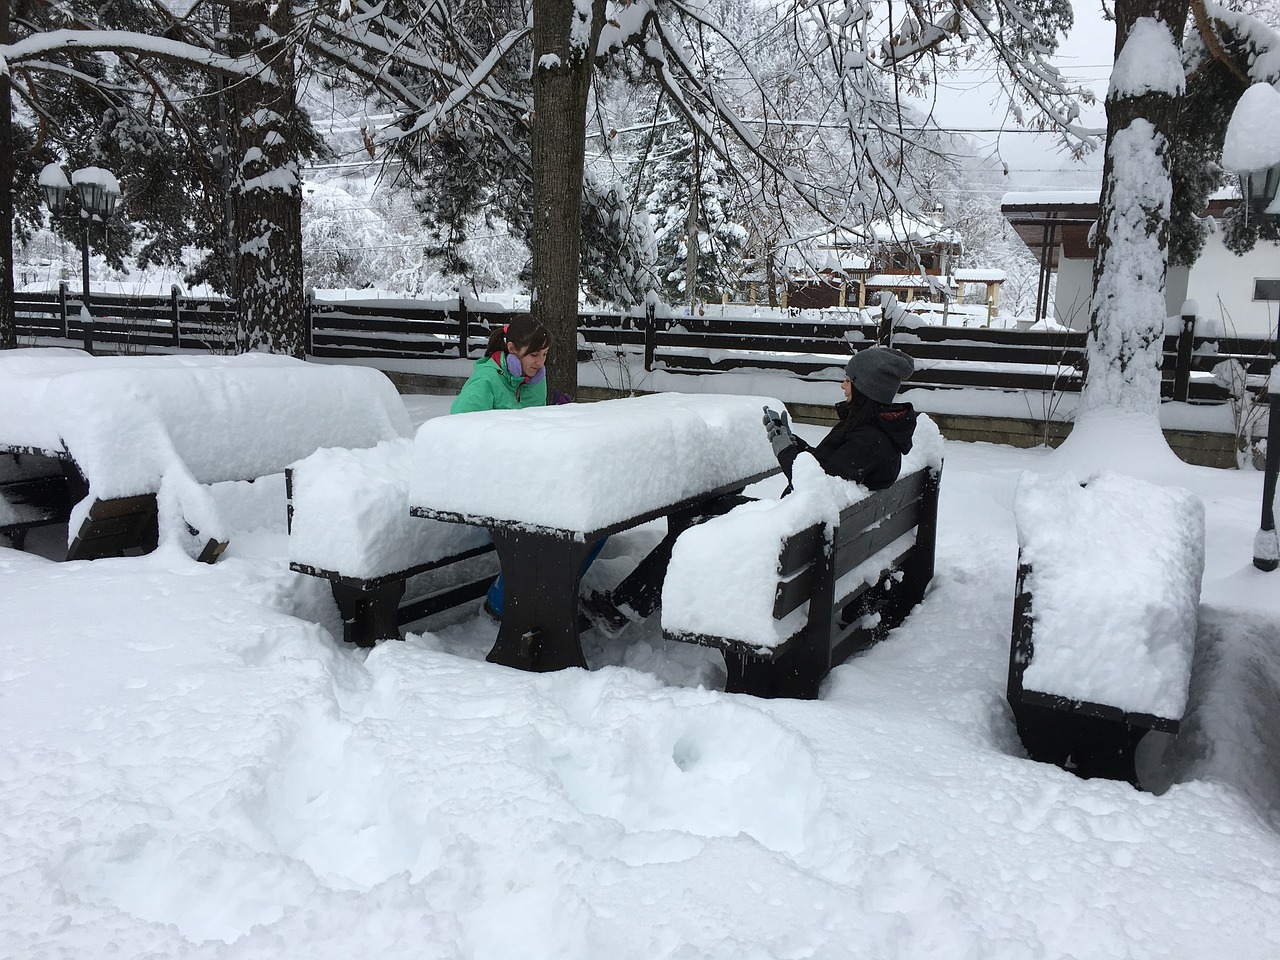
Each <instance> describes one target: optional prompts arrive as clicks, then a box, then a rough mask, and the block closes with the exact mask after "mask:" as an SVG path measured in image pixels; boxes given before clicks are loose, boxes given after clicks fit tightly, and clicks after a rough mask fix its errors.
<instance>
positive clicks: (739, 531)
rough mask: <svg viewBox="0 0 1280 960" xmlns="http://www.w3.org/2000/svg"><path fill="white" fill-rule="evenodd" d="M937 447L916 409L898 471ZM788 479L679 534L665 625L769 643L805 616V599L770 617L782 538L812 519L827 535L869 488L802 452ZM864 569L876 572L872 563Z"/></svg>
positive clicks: (925, 460) (936, 455)
mask: <svg viewBox="0 0 1280 960" xmlns="http://www.w3.org/2000/svg"><path fill="white" fill-rule="evenodd" d="M942 448H943V440H942V436H941V434H940V433H939V432H938V428H937V426H936V425H935V424H934V422H933V421H932V420H930V419H929V418H928V417H927V416H924V415H923V414H922V415H921V416H920V419H919V420H918V421H917V422H916V429H915V434H914V438H913V443H912V448H911V452H910V453H909V454H908V455H907V456H905V457H903V460H902V469H901V470H900V471H899V476H906V475H907V474H909V473H913V472H914V471H916V470H919V469H920V468H921V467H924V466H931V467H934V468H940V467H941V466H942ZM792 480H793V487H794V489H793V492H792V493H791V494H790V495H789V496H786V497H783V498H782V499H781V500H757V501H755V502H752V503H744V504H742V505H740V506H737V507H735V508H734V509H733V510H731V511H729V512H728V513H726V514H725V515H724V516H721V517H715V518H713V519H711V520H708V521H707V522H706V523H701V524H699V525H697V526H696V527H691V528H689V529H688V530H686V531H685V532H684V533H683V534H681V535H680V538H679V539H678V540H677V541H676V543H675V547H674V549H673V550H672V553H671V563H670V565H669V566H668V567H667V577H666V580H665V582H664V583H663V586H662V629H663V630H664V631H667V632H670V633H690V634H702V635H704V636H712V637H725V638H730V639H734V640H740V641H742V642H743V643H746V644H749V645H752V646H755V647H757V648H758V649H761V650H770V649H773V648H774V647H776V646H778V644H780V643H782V642H783V641H784V640H786V639H787V638H788V637H791V636H792V635H794V634H795V632H796V631H797V630H798V629H799V628H800V627H801V626H802V625H803V624H804V623H805V622H806V620H807V617H808V604H805V605H804V606H802V607H800V608H799V609H798V610H795V611H793V612H792V613H790V614H788V615H787V617H786V618H785V619H783V620H775V619H774V617H773V603H774V596H775V594H776V592H777V587H778V570H779V567H780V560H781V556H782V547H783V544H784V543H785V542H786V541H787V539H788V538H790V537H792V536H794V535H796V534H798V533H801V532H802V531H804V530H806V529H807V528H809V527H811V526H813V524H815V523H822V524H825V525H826V527H827V529H828V536H830V531H831V529H832V528H833V527H834V526H835V525H836V524H837V523H839V520H840V512H841V511H842V510H844V509H845V508H846V507H848V506H851V505H852V504H854V503H857V502H858V501H859V500H863V499H866V497H868V496H870V491H869V490H867V488H866V487H864V486H862V485H861V484H858V483H853V482H851V481H849V480H842V479H840V478H838V477H832V476H829V475H828V474H826V473H824V472H823V470H822V468H821V467H820V466H819V465H818V462H817V461H816V460H814V459H813V457H812V456H809V455H807V454H802V455H801V456H799V457H797V458H796V461H795V466H794V468H793V469H792ZM911 536H914V531H913V532H912V534H911ZM882 552H884V551H882ZM860 569H861V568H860ZM858 572H859V571H851V572H850V575H855V574H857V573H858ZM864 572H865V573H866V574H867V575H871V574H872V573H874V574H875V575H877V576H878V573H879V568H877V570H875V571H874V572H872V571H864Z"/></svg>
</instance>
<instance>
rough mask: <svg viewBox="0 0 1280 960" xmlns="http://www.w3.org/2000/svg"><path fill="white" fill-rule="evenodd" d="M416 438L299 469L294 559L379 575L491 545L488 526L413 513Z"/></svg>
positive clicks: (314, 458) (316, 456)
mask: <svg viewBox="0 0 1280 960" xmlns="http://www.w3.org/2000/svg"><path fill="white" fill-rule="evenodd" d="M412 460H413V441H412V439H410V438H407V437H405V438H400V439H396V440H387V441H384V442H382V443H380V444H378V445H377V446H376V447H370V448H369V449H366V450H344V449H330V450H317V451H316V452H315V453H313V454H312V455H311V456H309V457H307V458H306V459H305V460H302V461H299V462H298V463H296V464H294V466H293V486H292V498H291V499H292V504H293V518H292V520H291V525H290V531H289V560H290V561H291V562H294V563H299V564H304V565H307V566H311V567H315V568H316V569H317V570H328V571H333V572H340V573H343V574H345V575H346V576H350V577H380V576H385V575H387V574H391V573H399V572H400V571H403V570H408V569H409V568H411V567H415V566H418V565H420V564H424V563H429V562H431V561H434V560H439V559H440V558H442V557H446V556H450V555H452V554H456V553H459V552H460V551H463V550H467V549H470V548H473V547H481V546H484V545H485V544H486V543H488V542H489V533H488V531H487V530H484V529H483V528H479V527H470V526H466V525H465V524H459V523H443V522H440V521H436V520H424V519H422V518H420V517H413V516H410V515H409V499H408V495H409V475H410V471H411V463H412Z"/></svg>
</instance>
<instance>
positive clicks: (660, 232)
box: [643, 116, 747, 303]
mask: <svg viewBox="0 0 1280 960" xmlns="http://www.w3.org/2000/svg"><path fill="white" fill-rule="evenodd" d="M646 152H647V154H648V157H649V161H648V163H647V164H646V165H645V169H644V174H643V176H644V179H645V181H646V183H647V184H648V188H647V190H645V191H644V193H645V207H646V209H647V210H648V213H649V223H650V226H651V228H652V230H653V236H654V255H653V258H654V269H655V272H656V274H657V277H658V281H659V284H660V289H661V290H662V292H663V294H664V295H665V296H666V298H667V299H668V300H670V301H672V302H683V303H692V302H694V301H701V302H707V301H713V300H718V299H720V294H721V292H722V291H730V290H733V289H734V287H735V286H736V284H737V281H738V278H739V277H740V276H741V274H742V269H743V250H744V248H745V245H746V240H747V231H746V228H744V227H743V226H742V225H741V224H740V223H737V222H735V221H734V220H732V219H731V218H730V216H729V214H728V211H727V207H728V203H729V198H730V196H731V193H732V183H731V180H730V177H729V176H728V172H727V170H726V166H725V163H724V161H723V160H722V159H721V158H720V157H719V156H717V155H716V154H715V153H713V152H712V151H710V150H708V149H706V148H705V147H703V146H701V145H700V144H699V142H698V138H697V137H696V136H695V135H694V134H693V133H692V132H691V131H690V130H689V129H688V128H686V127H685V126H684V125H683V124H682V123H680V122H679V120H678V118H675V117H670V116H668V117H667V118H666V120H665V122H663V123H662V124H661V125H660V126H659V128H658V131H657V132H656V133H655V134H653V135H652V137H651V138H650V140H649V144H648V148H647V151H646ZM691 246H692V250H691ZM690 267H692V268H693V276H694V282H693V286H692V288H690V285H689V275H690Z"/></svg>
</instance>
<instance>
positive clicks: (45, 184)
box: [40, 163, 71, 212]
mask: <svg viewBox="0 0 1280 960" xmlns="http://www.w3.org/2000/svg"><path fill="white" fill-rule="evenodd" d="M40 192H41V193H43V194H44V202H45V205H46V206H47V207H48V208H49V209H50V210H52V211H54V212H57V211H58V210H61V209H62V205H63V204H64V203H66V202H67V194H69V193H70V192H71V184H70V183H69V182H68V181H67V175H66V174H65V173H63V172H62V167H60V166H58V165H57V164H56V163H48V164H45V166H44V169H43V170H41V171H40Z"/></svg>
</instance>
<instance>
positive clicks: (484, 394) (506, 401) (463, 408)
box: [449, 356, 547, 413]
mask: <svg viewBox="0 0 1280 960" xmlns="http://www.w3.org/2000/svg"><path fill="white" fill-rule="evenodd" d="M546 405H547V380H546V378H545V377H543V378H542V379H541V380H540V381H539V382H537V383H525V382H524V380H523V378H521V377H513V376H512V375H511V374H509V373H508V372H507V371H506V370H505V369H504V368H502V367H499V366H498V364H497V363H495V362H494V359H493V357H492V356H489V357H482V358H481V359H479V360H477V361H476V365H475V368H474V369H473V370H472V372H471V376H469V377H467V382H466V383H464V384H463V385H462V390H461V392H460V393H459V394H458V397H457V399H456V400H454V401H453V405H452V406H450V407H449V412H450V413H471V412H472V411H474V410H519V409H521V408H522V407H545V406H546Z"/></svg>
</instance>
